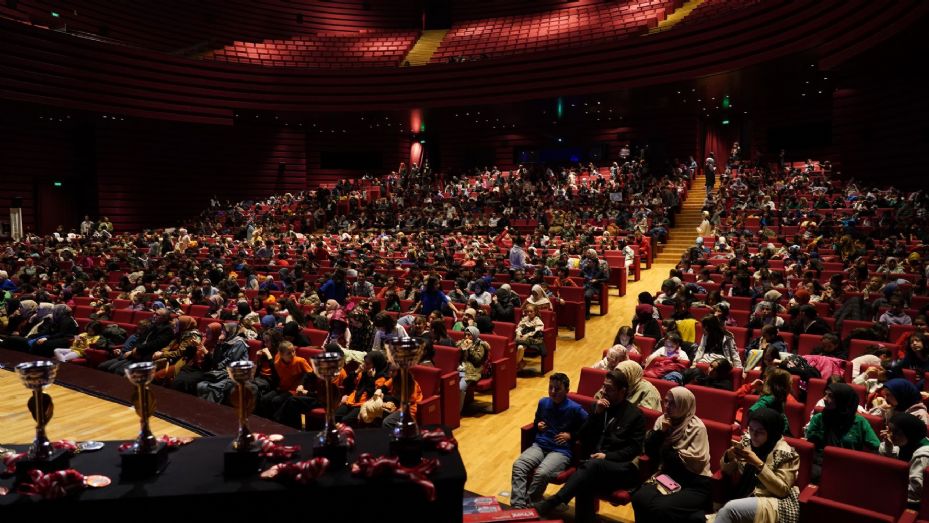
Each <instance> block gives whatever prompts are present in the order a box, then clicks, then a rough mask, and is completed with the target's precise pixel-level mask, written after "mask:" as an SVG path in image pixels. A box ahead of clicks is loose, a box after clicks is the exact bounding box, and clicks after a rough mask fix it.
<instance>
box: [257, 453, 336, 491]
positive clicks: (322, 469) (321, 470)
mask: <svg viewBox="0 0 929 523" xmlns="http://www.w3.org/2000/svg"><path fill="white" fill-rule="evenodd" d="M327 470H329V460H328V459H326V458H322V457H320V458H310V459H308V460H306V461H298V462H296V463H279V464H277V465H273V466H271V468H269V469H267V470H264V471H262V472H261V478H262V479H276V480H278V481H285V482H288V483H296V484H297V485H306V484H308V483H312V482H314V481H316V479H317V478H318V477H320V476H322V475H323V474H325V473H326V471H327Z"/></svg>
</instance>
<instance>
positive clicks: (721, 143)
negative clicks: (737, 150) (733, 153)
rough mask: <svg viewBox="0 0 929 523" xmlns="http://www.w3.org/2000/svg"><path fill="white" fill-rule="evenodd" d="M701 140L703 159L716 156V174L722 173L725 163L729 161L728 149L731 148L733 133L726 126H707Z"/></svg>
mask: <svg viewBox="0 0 929 523" xmlns="http://www.w3.org/2000/svg"><path fill="white" fill-rule="evenodd" d="M705 129H706V130H705V132H704V140H703V158H701V159H700V160H698V161H703V160H704V159H706V157H707V156H709V155H710V153H714V155H715V156H716V166H717V171H716V172H717V173H719V172H722V169H723V168H724V167H725V165H726V163H727V162H728V161H729V149H730V148H731V147H732V142H733V141H734V139H733V138H732V136H733V134H734V133H733V132H732V129H731V128H730V127H728V126H718V125H707V126H706V127H705Z"/></svg>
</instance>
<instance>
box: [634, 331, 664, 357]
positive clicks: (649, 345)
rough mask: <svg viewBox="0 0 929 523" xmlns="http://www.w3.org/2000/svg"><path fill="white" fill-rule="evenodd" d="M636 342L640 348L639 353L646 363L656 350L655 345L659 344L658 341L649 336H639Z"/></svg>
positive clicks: (636, 337)
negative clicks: (646, 359)
mask: <svg viewBox="0 0 929 523" xmlns="http://www.w3.org/2000/svg"><path fill="white" fill-rule="evenodd" d="M634 341H635V346H636V347H638V348H639V353H640V354H642V360H643V361H644V360H645V358H647V357H648V356H649V354H651V353H652V351H654V350H655V343H657V341H658V340H656V339H655V338H650V337H648V336H639V335H638V334H637V335H636V336H635V340H634Z"/></svg>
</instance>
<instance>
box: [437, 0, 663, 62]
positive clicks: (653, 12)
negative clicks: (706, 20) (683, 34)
mask: <svg viewBox="0 0 929 523" xmlns="http://www.w3.org/2000/svg"><path fill="white" fill-rule="evenodd" d="M679 5H680V2H675V1H666V2H652V1H647V2H643V3H632V4H624V5H606V4H599V5H590V6H580V7H577V8H575V9H570V10H560V11H551V12H546V13H539V14H530V15H523V16H511V17H504V18H493V19H485V20H475V21H468V22H461V23H457V24H454V25H453V26H452V29H451V31H449V33H448V34H447V35H446V36H445V39H444V40H443V41H442V44H441V46H440V47H439V49H438V50H437V51H436V53H435V54H434V55H433V57H432V59H431V61H432V62H444V61H447V60H448V58H449V57H454V56H476V55H489V56H499V55H506V54H514V53H525V52H532V51H540V50H544V49H550V48H559V47H572V46H577V45H585V44H590V43H591V42H597V41H609V40H615V39H617V38H623V37H626V36H629V35H633V34H637V33H639V32H641V31H642V30H644V29H645V28H647V27H654V26H655V25H657V23H658V21H660V20H662V19H664V18H665V16H666V15H667V14H668V13H670V12H672V11H673V10H674V8H675V7H677V6H679Z"/></svg>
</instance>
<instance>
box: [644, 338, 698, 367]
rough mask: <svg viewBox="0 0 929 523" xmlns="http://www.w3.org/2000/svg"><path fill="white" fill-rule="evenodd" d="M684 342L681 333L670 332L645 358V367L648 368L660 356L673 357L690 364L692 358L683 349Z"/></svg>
mask: <svg viewBox="0 0 929 523" xmlns="http://www.w3.org/2000/svg"><path fill="white" fill-rule="evenodd" d="M683 344H684V340H682V339H681V335H680V334H678V333H676V332H671V333H669V334H668V335H667V336H665V337H664V343H663V344H662V345H661V346H660V347H657V348H656V350H654V351H652V353H651V354H649V355H648V358H646V359H645V368H646V369H647V368H648V367H649V365H651V364H652V363H653V362H654V361H655V360H656V359H658V358H671V359H675V360H677V361H679V362H681V363H684V364H685V366H688V365H690V358H689V357H688V356H687V353H686V352H684V351H683V350H682V346H683Z"/></svg>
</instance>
